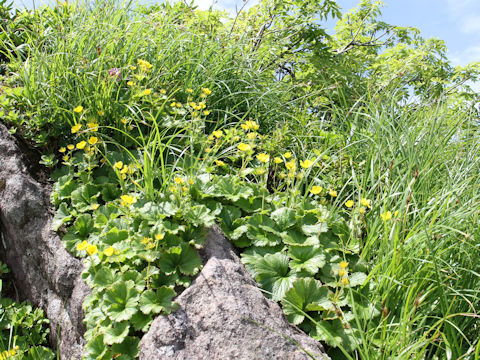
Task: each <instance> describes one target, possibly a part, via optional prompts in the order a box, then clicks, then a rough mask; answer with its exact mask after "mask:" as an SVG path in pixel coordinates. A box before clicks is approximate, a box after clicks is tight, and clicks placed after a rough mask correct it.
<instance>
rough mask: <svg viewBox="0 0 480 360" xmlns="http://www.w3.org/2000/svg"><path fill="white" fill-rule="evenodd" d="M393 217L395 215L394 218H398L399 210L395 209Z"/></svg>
mask: <svg viewBox="0 0 480 360" xmlns="http://www.w3.org/2000/svg"><path fill="white" fill-rule="evenodd" d="M393 217H394V218H397V217H398V210H397V211H395V213H394V214H393Z"/></svg>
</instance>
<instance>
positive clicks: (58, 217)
mask: <svg viewBox="0 0 480 360" xmlns="http://www.w3.org/2000/svg"><path fill="white" fill-rule="evenodd" d="M72 219H73V216H72V215H70V212H69V211H68V208H67V204H66V203H64V202H62V203H61V204H60V206H59V208H58V209H57V210H55V215H54V216H53V220H52V229H53V231H57V230H58V229H59V228H60V226H62V225H63V224H65V223H67V222H69V221H71V220H72Z"/></svg>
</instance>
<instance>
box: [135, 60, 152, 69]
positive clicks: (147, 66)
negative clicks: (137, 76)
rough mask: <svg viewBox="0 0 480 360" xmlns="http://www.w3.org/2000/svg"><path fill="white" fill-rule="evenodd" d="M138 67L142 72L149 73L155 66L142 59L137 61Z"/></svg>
mask: <svg viewBox="0 0 480 360" xmlns="http://www.w3.org/2000/svg"><path fill="white" fill-rule="evenodd" d="M137 65H138V67H139V68H140V70H143V71H148V70H150V69H151V68H152V67H153V65H152V64H150V63H149V62H148V61H146V60H142V59H138V60H137Z"/></svg>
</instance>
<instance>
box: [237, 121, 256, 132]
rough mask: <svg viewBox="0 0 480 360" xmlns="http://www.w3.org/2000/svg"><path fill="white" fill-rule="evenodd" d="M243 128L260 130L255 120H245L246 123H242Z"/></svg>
mask: <svg viewBox="0 0 480 360" xmlns="http://www.w3.org/2000/svg"><path fill="white" fill-rule="evenodd" d="M240 126H241V127H242V129H243V130H258V128H259V126H258V124H257V123H256V122H255V121H253V120H247V121H245V124H241V125H240Z"/></svg>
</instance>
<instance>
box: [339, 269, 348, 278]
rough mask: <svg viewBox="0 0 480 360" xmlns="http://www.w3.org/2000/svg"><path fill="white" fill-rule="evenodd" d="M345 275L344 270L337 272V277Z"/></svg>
mask: <svg viewBox="0 0 480 360" xmlns="http://www.w3.org/2000/svg"><path fill="white" fill-rule="evenodd" d="M345 275H347V272H346V271H345V270H344V269H340V270H338V276H340V277H344V276H345Z"/></svg>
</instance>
